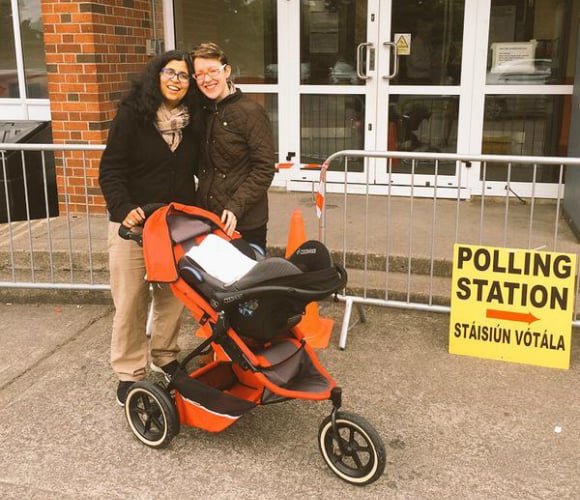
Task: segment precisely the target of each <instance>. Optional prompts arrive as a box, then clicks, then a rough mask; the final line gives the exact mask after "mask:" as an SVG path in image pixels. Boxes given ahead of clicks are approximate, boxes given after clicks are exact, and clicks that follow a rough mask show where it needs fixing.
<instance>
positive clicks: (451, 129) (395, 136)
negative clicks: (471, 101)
mask: <svg viewBox="0 0 580 500" xmlns="http://www.w3.org/2000/svg"><path fill="white" fill-rule="evenodd" d="M458 113H459V96H426V95H392V96H391V104H390V106H389V143H388V149H389V151H415V152H422V153H424V152H433V153H456V152H457V118H458ZM396 164H397V166H398V167H399V168H398V169H397V172H401V173H404V172H406V173H410V172H411V167H412V165H411V162H410V160H400V161H399V160H397V162H396ZM434 169H435V167H434V163H433V162H432V161H429V162H426V161H421V162H419V161H416V162H415V169H414V170H413V172H414V173H418V174H419V173H420V174H434V173H435V171H434ZM454 173H455V164H454V163H453V162H440V163H439V165H438V174H441V175H453V174H454Z"/></svg>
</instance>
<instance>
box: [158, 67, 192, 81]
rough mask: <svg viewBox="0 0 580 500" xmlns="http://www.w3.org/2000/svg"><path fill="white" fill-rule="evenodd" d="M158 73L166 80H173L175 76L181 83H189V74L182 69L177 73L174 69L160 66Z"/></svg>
mask: <svg viewBox="0 0 580 500" xmlns="http://www.w3.org/2000/svg"><path fill="white" fill-rule="evenodd" d="M159 74H160V75H161V76H162V77H163V78H165V79H166V80H175V77H177V79H178V80H179V81H180V82H181V83H189V74H187V73H185V72H184V71H180V72H179V73H177V72H176V71H175V70H174V69H171V68H162V69H161V71H160V72H159Z"/></svg>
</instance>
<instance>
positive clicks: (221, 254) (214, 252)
mask: <svg viewBox="0 0 580 500" xmlns="http://www.w3.org/2000/svg"><path fill="white" fill-rule="evenodd" d="M186 255H187V256H188V257H191V258H192V259H193V260H195V262H197V264H198V265H200V266H201V267H202V268H203V270H204V271H205V272H206V273H208V274H210V275H211V276H213V277H214V278H217V279H218V280H220V281H222V282H223V283H225V284H226V285H228V284H230V283H234V282H236V281H238V280H239V279H240V278H241V277H242V276H244V275H245V274H246V273H248V272H249V271H250V269H252V268H253V267H254V266H255V265H256V264H257V262H256V261H255V260H252V259H250V258H249V257H247V256H245V255H244V254H243V253H242V252H240V251H239V250H238V249H237V248H236V247H234V246H233V245H232V244H231V243H229V242H228V241H226V240H224V239H223V238H220V237H219V236H216V235H215V234H208V235H207V236H206V237H205V238H204V240H203V241H202V242H201V243H200V244H199V245H196V246H194V247H192V248H191V249H190V250H189V251H188V252H187V253H186Z"/></svg>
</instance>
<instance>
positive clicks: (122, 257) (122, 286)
mask: <svg viewBox="0 0 580 500" xmlns="http://www.w3.org/2000/svg"><path fill="white" fill-rule="evenodd" d="M119 225H120V224H119V223H117V222H109V235H108V245H109V272H110V282H111V294H112V295H113V303H114V304H115V316H114V318H113V331H112V336H111V366H112V368H113V371H114V372H115V373H116V374H117V376H118V377H119V380H127V381H137V380H142V379H143V378H144V377H145V370H146V367H147V363H148V359H149V355H148V354H149V349H150V350H151V359H152V361H153V362H154V363H155V364H156V365H158V366H163V365H165V364H167V363H169V362H170V361H173V360H174V359H175V358H176V355H177V353H178V352H179V346H178V345H177V337H178V334H179V327H180V324H181V322H180V318H181V313H182V311H183V305H182V304H181V302H180V301H179V300H178V299H177V298H176V297H175V296H174V295H173V293H172V292H171V289H170V287H169V285H167V284H161V285H158V284H156V283H153V285H152V290H151V291H150V286H149V283H148V282H147V281H146V280H145V261H144V258H143V250H142V249H141V247H139V245H137V243H135V242H134V241H127V240H123V239H122V238H121V237H119V235H118V230H119ZM150 299H151V310H152V316H151V321H150V328H151V338H150V339H149V338H148V337H147V334H146V329H147V316H148V308H149V301H150Z"/></svg>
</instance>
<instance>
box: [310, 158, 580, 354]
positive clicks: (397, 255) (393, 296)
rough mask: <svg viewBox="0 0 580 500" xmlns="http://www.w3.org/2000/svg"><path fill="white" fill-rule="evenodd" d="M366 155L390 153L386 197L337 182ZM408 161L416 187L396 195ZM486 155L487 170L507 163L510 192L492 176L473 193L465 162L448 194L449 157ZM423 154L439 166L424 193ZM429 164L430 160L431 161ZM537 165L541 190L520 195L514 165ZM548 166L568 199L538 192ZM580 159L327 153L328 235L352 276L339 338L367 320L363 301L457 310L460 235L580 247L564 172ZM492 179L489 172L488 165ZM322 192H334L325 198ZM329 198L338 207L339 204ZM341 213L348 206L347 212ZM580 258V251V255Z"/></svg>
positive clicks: (509, 243)
mask: <svg viewBox="0 0 580 500" xmlns="http://www.w3.org/2000/svg"><path fill="white" fill-rule="evenodd" d="M360 159H363V161H365V162H367V161H370V160H376V159H382V160H384V161H385V162H386V163H385V164H386V174H387V180H388V182H387V184H386V187H385V186H383V188H384V189H386V193H385V194H384V195H383V196H374V195H372V194H371V192H372V190H373V189H374V188H376V186H375V185H373V184H372V183H371V182H369V177H368V175H369V174H368V173H369V172H370V168H366V169H364V170H363V171H366V172H367V174H366V175H367V177H366V182H363V183H362V184H361V185H360V186H359V189H358V192H357V194H352V186H350V187H349V186H347V182H346V180H345V181H344V182H343V183H342V184H341V183H340V182H338V183H337V182H336V179H334V180H333V182H329V181H328V177H329V173H330V172H329V169H330V168H331V167H332V166H333V165H335V164H336V163H339V168H336V167H335V168H333V169H332V171H333V172H335V174H334V175H335V177H336V172H337V171H338V172H339V173H343V174H345V175H344V179H346V178H347V176H346V174H347V173H349V162H351V163H353V161H358V162H359V165H358V171H359V172H360V170H361V169H360ZM401 161H406V162H407V165H408V166H410V172H411V173H410V179H411V180H410V186H407V191H408V196H404V197H401V196H394V195H393V191H394V184H395V182H394V181H393V175H394V172H396V171H397V169H396V166H395V167H394V166H393V165H394V164H395V165H397V164H396V163H395V162H401ZM444 161H446V162H449V161H451V162H455V163H456V165H458V164H459V162H464V163H465V162H470V163H471V164H473V163H474V162H479V163H480V165H481V171H482V172H484V173H485V171H486V169H487V167H488V166H490V165H492V164H493V165H497V164H501V165H504V168H505V172H506V180H505V183H506V185H505V191H506V195H505V196H504V197H503V199H502V198H499V199H498V197H497V196H493V197H491V196H489V197H488V196H486V186H485V180H483V181H482V182H483V186H482V189H481V192H482V194H481V195H477V196H475V197H468V199H466V197H465V192H462V188H464V187H465V186H466V180H465V179H461V169H458V172H459V178H458V179H457V185H458V187H455V188H451V189H455V191H456V196H455V197H454V198H451V199H449V188H448V187H446V186H444V189H445V190H446V191H447V192H446V199H444V198H442V197H440V196H438V189H439V188H438V185H439V184H445V183H443V182H439V181H440V179H438V175H437V172H438V171H439V168H438V167H439V165H440V163H441V162H444ZM420 162H430V163H431V165H432V170H433V172H434V173H435V175H434V180H433V184H432V185H431V188H432V191H433V192H432V196H431V198H425V193H424V190H423V192H422V193H421V196H420V197H419V196H417V195H416V193H417V192H418V191H419V186H418V184H415V181H414V179H415V178H416V177H417V178H418V174H416V171H418V170H419V169H418V168H417V167H418V165H419V164H420ZM423 164H424V163H423ZM522 164H528V165H531V166H532V171H533V178H534V182H533V183H532V186H531V189H532V196H531V197H527V198H523V197H520V196H518V195H517V193H516V190H514V189H513V186H515V185H516V183H515V181H513V178H512V175H513V172H514V171H515V170H516V169H517V167H518V166H520V165H522ZM538 166H542V167H548V168H556V169H558V174H557V178H558V179H559V181H558V190H557V192H558V193H560V196H559V197H558V199H554V200H545V199H540V198H539V197H537V196H535V192H536V189H535V188H536V182H535V179H536V172H537V168H538ZM578 166H580V159H578V158H560V157H537V156H534V157H530V156H503V155H502V156H498V155H459V154H442V153H405V152H382V151H360V150H344V151H339V152H336V153H334V154H332V155H331V156H329V157H328V158H327V159H326V161H325V162H324V164H323V166H322V169H321V172H320V180H319V189H318V195H317V198H318V202H317V205H318V206H319V208H320V209H321V210H320V215H319V239H320V240H321V241H322V242H323V243H325V244H326V245H327V246H329V247H330V248H331V249H333V250H334V251H335V253H336V258H337V260H342V263H343V265H344V266H345V267H346V268H347V269H348V271H349V284H348V285H347V287H348V288H347V289H346V290H344V292H343V293H342V294H339V295H338V299H339V300H340V301H343V302H345V310H344V316H343V321H342V326H341V333H340V339H339V347H340V348H341V349H344V348H345V347H346V340H347V335H348V331H349V329H351V328H352V327H354V326H355V325H356V324H357V323H358V321H361V322H364V321H365V317H364V309H363V307H362V306H363V305H365V304H366V305H376V306H384V307H394V308H402V309H415V310H424V311H433V312H441V313H449V312H450V297H451V271H452V260H453V245H454V244H455V243H462V244H473V245H485V246H493V247H507V248H524V249H531V250H545V251H554V252H568V253H575V254H576V255H580V245H579V244H578V242H577V239H576V237H575V235H574V234H573V231H572V230H571V228H570V227H569V226H568V224H567V222H566V220H565V219H564V217H563V213H562V206H561V203H562V193H563V190H562V188H563V174H564V168H565V167H568V168H570V167H572V168H577V167H578ZM484 179H485V174H484ZM322 200H324V201H323V202H322ZM329 207H331V208H330V209H329ZM339 212H342V213H341V215H339ZM578 264H579V266H580V259H578ZM577 299H578V284H577V285H576V304H577V306H576V309H575V314H574V316H573V318H572V325H573V326H580V320H579V319H578V318H579V312H578V300H577ZM353 305H355V306H357V309H358V313H359V320H358V321H354V322H353V324H352V325H351V315H352V307H353Z"/></svg>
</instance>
